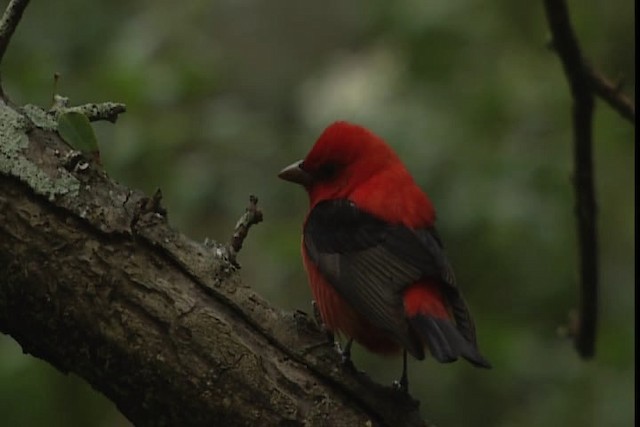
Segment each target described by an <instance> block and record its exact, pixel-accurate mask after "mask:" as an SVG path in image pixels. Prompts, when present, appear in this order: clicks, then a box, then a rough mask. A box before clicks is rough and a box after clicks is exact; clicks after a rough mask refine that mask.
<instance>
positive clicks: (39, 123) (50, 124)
mask: <svg viewBox="0 0 640 427" xmlns="http://www.w3.org/2000/svg"><path fill="white" fill-rule="evenodd" d="M21 110H22V112H23V113H24V114H25V115H26V116H27V117H28V118H29V119H30V120H31V122H32V123H33V124H34V125H36V127H38V128H40V129H42V130H48V131H52V132H53V131H55V130H56V129H57V128H58V123H57V122H56V120H55V117H54V116H53V115H52V114H49V113H47V112H46V111H44V110H43V109H42V108H40V107H38V106H37V105H33V104H26V105H24V106H23V107H22V109H21Z"/></svg>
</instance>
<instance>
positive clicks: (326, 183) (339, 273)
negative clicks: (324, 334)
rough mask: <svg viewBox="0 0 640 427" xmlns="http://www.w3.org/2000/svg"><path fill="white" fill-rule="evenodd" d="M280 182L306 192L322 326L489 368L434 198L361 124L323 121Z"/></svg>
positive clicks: (385, 348)
mask: <svg viewBox="0 0 640 427" xmlns="http://www.w3.org/2000/svg"><path fill="white" fill-rule="evenodd" d="M278 176H279V177H280V178H282V179H284V180H287V181H291V182H294V183H298V184H301V185H302V186H304V188H305V190H306V191H307V193H308V194H309V200H310V210H309V213H308V215H307V218H306V220H305V222H304V228H303V239H302V256H303V261H304V266H305V268H306V270H307V274H308V276H309V283H310V285H311V290H312V292H313V297H314V299H315V301H316V304H317V308H318V310H319V312H320V316H321V317H322V321H323V323H324V326H325V327H326V328H327V329H328V330H329V331H331V332H338V333H342V334H344V335H345V336H346V337H348V339H349V341H348V343H347V345H346V347H345V351H344V352H343V356H344V358H345V361H347V362H348V361H349V357H350V348H351V343H352V341H353V340H355V341H356V342H358V343H359V344H361V345H363V346H364V347H366V348H367V349H369V350H370V351H372V352H374V353H381V354H391V353H396V352H398V351H399V350H401V349H403V350H404V352H403V361H404V364H403V372H402V377H401V379H400V382H399V385H400V387H401V388H402V389H403V390H405V391H406V390H407V387H408V384H407V351H408V352H409V353H411V354H412V355H413V356H414V357H415V358H416V359H419V360H422V359H424V357H425V348H426V349H427V350H428V351H429V353H431V355H432V356H433V357H434V358H435V359H436V360H437V361H438V362H444V363H447V362H453V361H455V360H457V359H458V357H463V358H465V359H467V360H468V361H469V362H471V363H472V364H473V365H475V366H477V367H483V368H489V367H490V365H489V362H487V360H486V359H485V358H484V357H483V356H482V355H481V354H480V351H479V350H478V345H477V343H476V333H475V326H474V323H473V319H472V318H471V314H470V313H469V309H468V308H467V304H466V303H465V301H464V299H463V298H462V295H461V293H460V290H459V289H458V287H457V286H456V280H455V277H454V274H453V270H452V268H451V266H450V265H449V262H448V261H447V258H446V256H445V253H444V250H443V247H442V243H441V241H440V238H439V236H438V234H437V233H436V230H435V228H434V222H435V219H436V215H435V211H434V208H433V206H432V204H431V201H429V199H428V198H427V196H426V195H425V193H423V192H422V191H421V190H420V188H419V187H418V186H417V185H416V183H415V182H414V180H413V178H412V177H411V175H410V174H409V172H408V171H407V169H406V168H405V167H404V165H403V164H402V162H401V161H400V159H399V158H398V156H397V155H396V153H395V152H394V151H393V150H392V149H391V148H390V147H389V146H388V145H387V144H386V143H385V142H384V141H383V140H382V139H381V138H380V137H378V136H376V135H374V134H373V133H372V132H370V131H368V130H367V129H365V128H363V127H361V126H357V125H354V124H350V123H347V122H336V123H333V124H332V125H330V126H329V127H327V128H326V129H325V130H324V132H323V133H322V135H320V138H318V140H317V141H316V143H315V145H314V146H313V148H312V149H311V151H310V152H309V154H307V157H305V158H304V160H302V161H299V162H296V163H294V164H292V165H290V166H288V167H287V168H285V169H283V170H282V171H281V172H280V174H279V175H278Z"/></svg>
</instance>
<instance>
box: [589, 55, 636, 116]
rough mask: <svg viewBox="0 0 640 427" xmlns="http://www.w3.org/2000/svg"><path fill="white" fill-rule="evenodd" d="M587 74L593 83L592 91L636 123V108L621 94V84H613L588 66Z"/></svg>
mask: <svg viewBox="0 0 640 427" xmlns="http://www.w3.org/2000/svg"><path fill="white" fill-rule="evenodd" d="M586 72H587V75H588V77H589V81H590V83H591V88H592V90H593V91H594V92H595V93H596V95H598V97H600V98H601V99H603V100H604V101H605V102H606V103H607V104H609V106H610V107H611V108H613V109H614V110H616V111H617V112H618V113H619V114H620V115H621V116H622V117H624V118H625V119H627V120H629V121H630V122H631V123H634V124H635V122H636V106H635V105H634V104H633V102H632V101H631V100H630V99H629V98H627V96H626V95H625V94H624V93H622V92H621V90H620V86H621V85H620V84H613V83H611V82H610V81H609V80H608V79H607V78H606V77H604V76H603V75H601V74H600V73H599V72H598V71H597V70H595V69H594V68H593V67H591V66H588V65H587V66H586Z"/></svg>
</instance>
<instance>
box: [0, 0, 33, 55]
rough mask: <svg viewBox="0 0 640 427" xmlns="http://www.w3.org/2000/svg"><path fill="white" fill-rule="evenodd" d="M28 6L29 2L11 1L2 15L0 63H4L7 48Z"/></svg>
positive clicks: (0, 22) (24, 0) (21, 0)
mask: <svg viewBox="0 0 640 427" xmlns="http://www.w3.org/2000/svg"><path fill="white" fill-rule="evenodd" d="M28 5H29V0H11V1H10V2H9V5H8V6H7V8H6V9H5V11H4V14H3V15H2V21H0V63H2V58H4V53H5V52H6V50H7V46H9V41H10V40H11V36H13V33H14V31H15V30H16V27H17V26H18V23H19V22H20V18H22V13H23V12H24V10H25V9H26V8H27V6H28Z"/></svg>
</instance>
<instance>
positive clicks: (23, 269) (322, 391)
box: [0, 103, 424, 426]
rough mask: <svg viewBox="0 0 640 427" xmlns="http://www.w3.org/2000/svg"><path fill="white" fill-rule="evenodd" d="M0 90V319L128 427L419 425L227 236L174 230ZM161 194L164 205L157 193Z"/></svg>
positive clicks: (414, 407)
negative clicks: (271, 292)
mask: <svg viewBox="0 0 640 427" xmlns="http://www.w3.org/2000/svg"><path fill="white" fill-rule="evenodd" d="M22 114H23V112H22V111H21V112H18V111H16V110H14V109H13V108H12V107H10V106H8V105H6V104H2V103H0V331H2V332H4V333H7V334H9V335H11V336H13V337H14V338H15V339H16V340H17V341H18V342H19V343H20V344H21V345H22V347H23V349H24V351H25V352H28V353H31V354H33V355H35V356H37V357H40V358H42V359H44V360H47V361H49V362H50V363H51V364H53V365H54V366H56V367H57V368H58V369H60V370H61V371H63V372H74V373H76V374H78V375H79V376H81V377H82V378H85V379H86V380H87V381H89V382H90V383H91V384H92V385H93V387H94V388H96V389H97V390H100V391H101V392H103V393H104V394H105V395H106V396H107V397H108V398H109V399H111V400H112V401H113V402H115V403H116V405H117V406H118V408H119V409H120V410H121V411H122V412H123V414H124V415H125V416H127V417H128V418H129V419H130V420H131V421H132V422H133V423H134V424H136V425H140V426H145V425H149V426H159V425H181V426H198V425H228V426H234V425H282V424H283V423H285V424H286V423H290V424H287V425H367V423H369V424H370V425H387V426H418V425H424V423H423V421H421V419H420V415H419V411H418V403H417V402H416V401H414V400H413V399H411V398H410V397H409V396H407V395H404V394H402V393H399V392H397V391H395V390H393V389H392V388H391V387H382V386H379V385H376V384H375V383H373V382H371V381H370V380H369V379H368V378H367V377H366V376H364V374H354V373H351V372H349V371H348V370H343V369H341V368H340V357H339V355H338V354H337V353H336V352H335V351H334V349H333V347H332V346H331V345H329V344H327V343H326V337H325V335H324V334H323V333H322V332H321V331H320V330H319V329H318V327H317V326H316V324H315V323H314V322H313V321H312V320H311V319H309V318H308V316H307V315H306V314H305V313H302V312H295V313H284V312H281V311H279V310H277V309H274V308H272V307H270V306H268V305H267V304H266V303H265V302H264V301H263V300H262V299H261V298H260V297H259V296H258V295H256V294H255V293H254V292H253V291H252V290H251V289H250V288H248V287H247V286H245V285H243V284H242V283H241V282H240V279H239V277H238V275H237V273H236V268H235V267H234V266H233V265H232V264H231V263H230V262H229V261H228V260H227V259H226V257H225V252H226V249H225V247H224V246H222V245H209V246H207V245H203V244H198V243H195V242H193V241H190V240H188V239H187V238H186V237H185V236H183V235H181V234H180V233H178V232H176V231H175V230H173V229H171V228H170V227H169V225H168V224H167V222H166V215H165V212H164V210H163V209H161V208H157V209H156V208H155V207H154V206H156V205H157V203H154V202H153V200H154V198H152V199H150V200H151V201H147V200H148V199H147V198H145V196H144V195H142V194H140V193H139V192H136V191H132V190H129V189H127V188H125V187H123V186H121V185H118V184H116V183H114V182H112V181H111V180H110V179H109V178H108V177H107V175H106V173H105V172H104V171H103V170H102V169H100V167H99V166H98V165H97V164H95V163H91V165H90V167H88V168H84V169H82V170H79V169H71V170H67V169H65V167H64V159H65V158H66V157H67V156H68V155H69V153H70V152H71V148H70V147H69V146H67V145H66V144H65V143H64V141H62V140H61V139H60V138H59V137H58V136H57V134H55V133H53V132H51V131H48V130H44V129H41V128H38V127H33V123H31V122H30V120H28V119H25V118H24V117H23V116H22ZM158 206H159V205H158Z"/></svg>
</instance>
